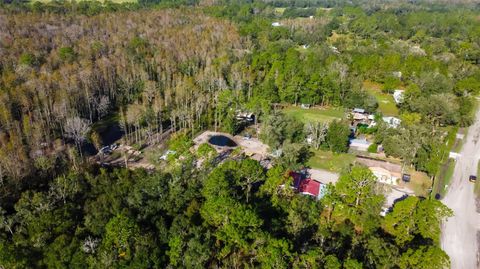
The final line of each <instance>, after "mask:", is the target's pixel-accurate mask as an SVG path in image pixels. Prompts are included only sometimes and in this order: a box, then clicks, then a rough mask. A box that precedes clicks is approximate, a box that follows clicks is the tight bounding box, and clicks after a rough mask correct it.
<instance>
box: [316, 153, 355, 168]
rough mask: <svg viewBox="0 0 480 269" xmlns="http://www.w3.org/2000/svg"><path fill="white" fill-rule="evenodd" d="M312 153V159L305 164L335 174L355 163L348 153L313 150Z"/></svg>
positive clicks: (352, 156) (353, 157)
mask: <svg viewBox="0 0 480 269" xmlns="http://www.w3.org/2000/svg"><path fill="white" fill-rule="evenodd" d="M313 153H314V155H313V157H311V158H310V160H309V161H308V163H307V165H308V166H310V167H312V168H316V169H324V170H328V171H331V172H336V173H339V172H341V171H342V170H344V169H346V168H348V167H349V166H350V165H351V164H353V163H354V161H355V156H354V155H352V154H348V153H333V152H330V151H323V150H315V151H313Z"/></svg>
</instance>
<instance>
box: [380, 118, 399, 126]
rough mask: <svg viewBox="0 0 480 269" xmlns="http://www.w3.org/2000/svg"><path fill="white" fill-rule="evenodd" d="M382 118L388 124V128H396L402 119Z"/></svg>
mask: <svg viewBox="0 0 480 269" xmlns="http://www.w3.org/2000/svg"><path fill="white" fill-rule="evenodd" d="M382 120H383V121H384V122H385V123H386V124H387V125H388V127H390V128H398V126H400V123H402V120H401V119H399V118H395V117H382Z"/></svg>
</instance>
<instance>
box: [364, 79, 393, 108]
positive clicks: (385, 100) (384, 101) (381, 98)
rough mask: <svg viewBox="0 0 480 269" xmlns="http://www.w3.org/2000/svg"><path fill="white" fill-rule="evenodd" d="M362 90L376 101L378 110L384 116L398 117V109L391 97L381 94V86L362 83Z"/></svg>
mask: <svg viewBox="0 0 480 269" xmlns="http://www.w3.org/2000/svg"><path fill="white" fill-rule="evenodd" d="M363 88H364V89H365V90H366V91H367V92H368V93H370V94H372V95H373V96H375V98H376V99H377V101H378V110H379V111H380V112H382V114H383V115H384V116H398V108H397V105H396V104H395V100H394V99H393V95H391V94H386V93H383V92H382V85H381V84H378V83H374V82H370V81H365V82H364V83H363Z"/></svg>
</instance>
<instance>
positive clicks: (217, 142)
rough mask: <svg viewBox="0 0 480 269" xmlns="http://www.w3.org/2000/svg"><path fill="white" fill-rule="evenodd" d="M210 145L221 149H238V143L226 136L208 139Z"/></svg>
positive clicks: (215, 136)
mask: <svg viewBox="0 0 480 269" xmlns="http://www.w3.org/2000/svg"><path fill="white" fill-rule="evenodd" d="M208 143H210V144H212V145H214V146H220V147H236V146H237V143H235V141H233V140H232V139H230V138H228V137H226V136H224V135H214V136H212V137H210V139H208Z"/></svg>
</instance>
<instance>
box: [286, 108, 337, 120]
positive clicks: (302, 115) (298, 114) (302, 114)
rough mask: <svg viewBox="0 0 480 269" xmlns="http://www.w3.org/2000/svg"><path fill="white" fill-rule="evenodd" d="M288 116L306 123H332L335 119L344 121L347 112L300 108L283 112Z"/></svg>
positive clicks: (335, 109) (333, 109) (330, 109)
mask: <svg viewBox="0 0 480 269" xmlns="http://www.w3.org/2000/svg"><path fill="white" fill-rule="evenodd" d="M283 112H284V113H285V114H286V115H290V116H292V117H294V118H295V119H297V120H300V121H302V122H304V123H308V122H315V121H317V122H318V121H319V122H330V121H332V120H335V119H342V118H343V116H344V114H345V112H344V111H343V109H342V108H328V109H319V108H310V109H303V108H300V107H294V106H291V107H287V108H285V109H284V110H283Z"/></svg>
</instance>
